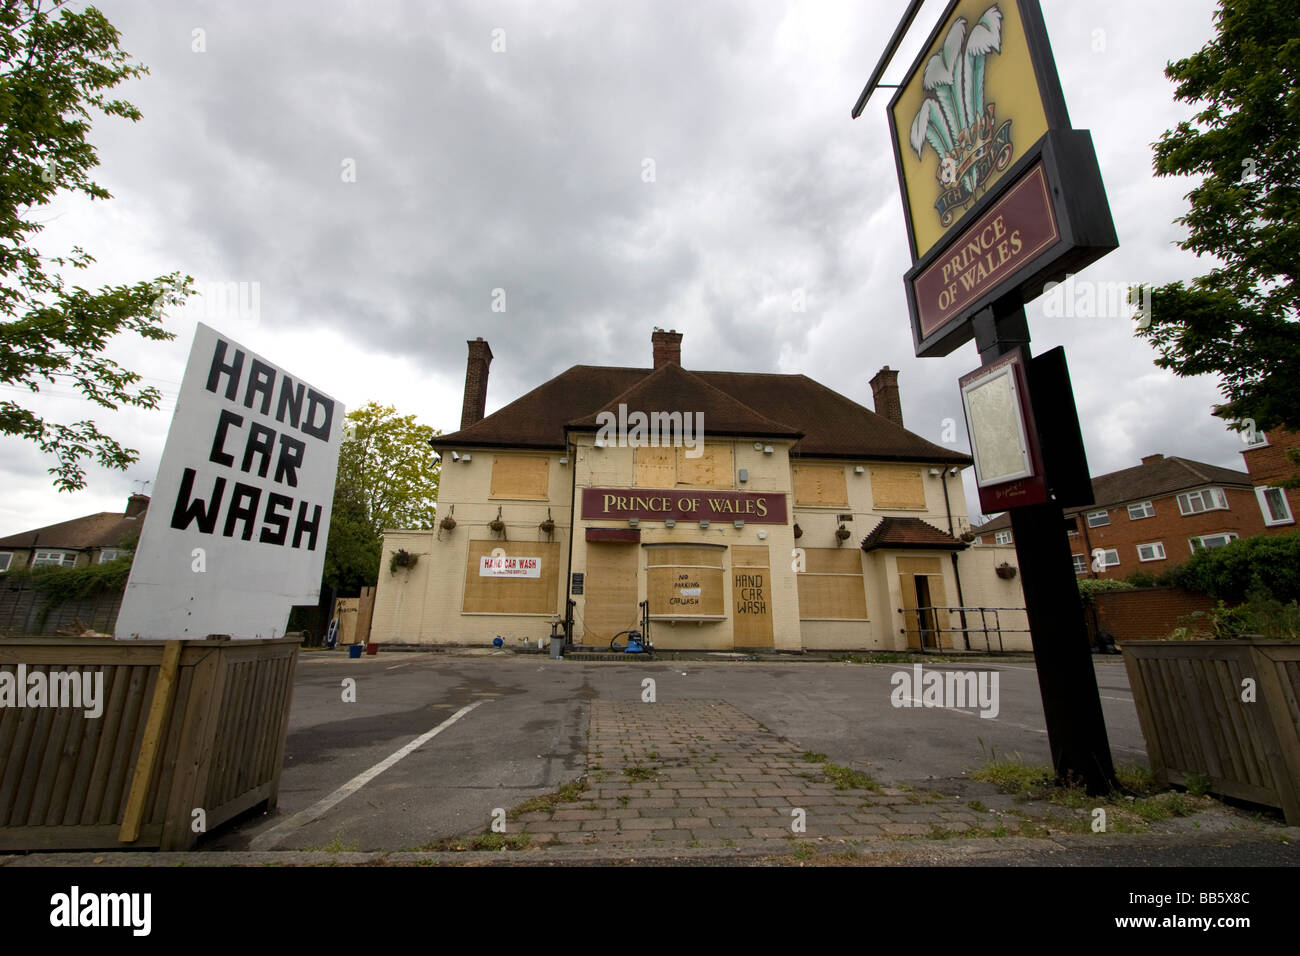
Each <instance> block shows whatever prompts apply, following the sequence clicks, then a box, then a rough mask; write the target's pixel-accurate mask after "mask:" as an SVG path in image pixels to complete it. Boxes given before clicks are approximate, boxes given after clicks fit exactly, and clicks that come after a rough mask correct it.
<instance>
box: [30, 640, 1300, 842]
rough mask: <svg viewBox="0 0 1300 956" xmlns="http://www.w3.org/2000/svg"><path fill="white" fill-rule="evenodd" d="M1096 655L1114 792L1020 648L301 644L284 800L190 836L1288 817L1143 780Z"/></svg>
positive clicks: (907, 837) (1120, 679)
mask: <svg viewBox="0 0 1300 956" xmlns="http://www.w3.org/2000/svg"><path fill="white" fill-rule="evenodd" d="M859 660H860V659H859ZM1096 671H1097V676H1098V682H1099V685H1100V687H1101V693H1102V703H1103V706H1104V708H1105V713H1106V719H1107V727H1108V731H1109V734H1110V741H1111V747H1112V751H1113V752H1114V754H1115V755H1116V762H1117V764H1119V765H1120V766H1121V767H1127V768H1128V769H1127V770H1126V772H1125V774H1124V775H1123V780H1124V782H1125V783H1126V785H1128V786H1130V793H1129V794H1128V795H1125V796H1117V797H1115V798H1112V799H1110V800H1101V799H1098V798H1088V797H1086V796H1084V795H1083V794H1082V792H1081V791H1071V790H1060V789H1059V788H1052V787H1049V786H1048V785H1047V783H1046V781H1044V780H1043V779H1042V775H1041V768H1045V767H1046V766H1048V765H1049V763H1050V759H1049V753H1048V744H1047V737H1046V734H1045V732H1044V729H1043V719H1042V711H1041V703H1040V698H1039V690H1038V685H1037V678H1036V674H1035V672H1034V669H1033V665H1032V662H1030V661H1008V660H1006V659H987V658H984V659H962V660H960V661H942V660H926V661H924V662H915V661H913V660H911V659H902V658H893V659H890V660H887V661H885V662H878V663H860V662H803V661H800V662H791V663H773V662H759V661H736V660H732V661H724V662H710V661H704V660H696V661H682V660H675V661H654V662H650V661H646V662H640V663H636V664H632V663H587V662H579V661H566V660H551V659H549V658H546V657H543V656H540V655H517V654H513V653H509V652H501V653H497V654H492V655H486V656H472V655H455V654H447V653H433V652H429V653H404V654H397V653H392V654H382V653H381V654H378V655H374V656H363V657H362V658H360V659H351V658H347V657H345V656H344V655H343V654H341V653H338V652H334V653H330V652H304V654H303V656H302V663H301V666H300V667H299V668H298V676H297V680H296V685H295V688H294V698H293V708H292V711H291V714H290V727H289V737H288V744H287V747H286V755H285V766H284V771H283V776H282V781H281V791H280V800H279V806H278V808H277V810H276V811H275V812H274V813H271V814H252V815H250V816H246V817H244V818H242V819H240V820H237V821H235V822H234V823H233V824H231V825H229V826H226V827H223V828H221V829H220V830H218V831H217V832H215V833H213V834H211V835H210V836H209V837H208V838H206V839H205V841H204V842H203V843H201V844H200V848H199V850H197V851H195V852H194V853H192V854H188V855H182V856H185V857H186V858H188V859H191V860H193V861H195V862H202V863H205V864H218V865H220V864H223V863H229V864H241V863H244V862H246V861H250V860H253V859H259V860H277V861H280V862H291V863H294V864H302V863H309V862H312V861H315V862H327V863H345V862H352V861H357V862H360V861H362V860H374V859H383V860H384V861H385V862H388V863H391V864H400V863H404V862H416V861H420V860H424V861H428V860H449V861H466V862H468V861H469V860H470V859H473V858H478V859H484V858H485V854H483V853H481V852H476V851H485V850H505V851H509V852H507V853H505V854H495V855H494V856H502V857H508V858H509V859H510V860H512V861H517V862H526V861H529V860H538V859H540V858H542V857H545V858H547V859H551V860H552V861H553V862H562V861H563V862H572V863H579V862H582V861H588V862H589V861H596V860H618V859H622V858H626V857H631V856H641V857H642V858H644V857H645V855H646V854H649V855H650V856H652V857H656V858H658V857H664V858H674V857H675V858H677V859H679V860H690V859H699V860H701V861H707V860H710V859H715V858H718V857H719V855H721V856H722V857H724V858H734V859H748V860H756V859H760V858H772V859H781V860H784V861H787V862H801V861H806V860H811V859H821V858H826V857H827V855H828V854H829V855H830V857H831V858H837V859H838V858H840V857H842V858H843V860H842V861H847V860H850V859H853V858H854V856H855V855H857V854H861V855H862V859H863V861H864V862H865V861H868V860H876V861H880V860H881V859H882V854H885V855H886V856H887V855H888V854H889V853H895V852H897V853H901V854H903V856H901V857H898V859H897V862H905V861H907V860H912V861H914V862H918V861H920V860H922V859H932V858H935V857H936V856H938V857H943V858H946V859H951V860H952V861H953V862H958V861H966V862H990V861H992V860H994V859H998V860H1001V859H1002V858H1003V857H1005V858H1006V859H1017V858H1021V857H1023V856H1024V855H1025V854H1026V853H1027V852H1029V850H1028V848H1030V847H1035V846H1036V847H1038V850H1037V851H1035V852H1036V853H1040V854H1046V855H1047V856H1046V857H1044V858H1045V859H1046V858H1050V859H1053V860H1058V861H1059V860H1061V859H1064V857H1062V856H1061V854H1062V853H1065V854H1066V855H1067V856H1068V853H1069V852H1073V850H1071V848H1075V849H1077V850H1078V852H1082V848H1084V847H1086V846H1101V845H1103V844H1102V843H1100V842H1097V841H1110V842H1109V843H1108V844H1106V845H1110V846H1114V847H1115V848H1116V849H1118V848H1119V847H1120V846H1148V845H1155V844H1151V843H1150V841H1153V840H1154V841H1156V844H1160V845H1164V844H1168V845H1170V846H1180V847H1184V849H1185V851H1186V852H1187V853H1194V852H1195V847H1196V846H1205V847H1207V848H1208V847H1219V846H1222V845H1223V844H1224V842H1225V841H1228V842H1233V841H1236V842H1240V843H1245V844H1252V845H1255V846H1257V847H1258V846H1265V845H1270V847H1271V843H1276V844H1277V845H1278V846H1282V845H1283V843H1282V841H1283V840H1284V839H1287V838H1288V836H1287V835H1288V833H1291V834H1292V838H1293V837H1294V833H1293V832H1292V831H1289V830H1287V829H1286V828H1284V827H1283V825H1282V823H1281V820H1280V817H1278V816H1273V815H1270V814H1268V813H1262V814H1261V813H1258V812H1254V811H1253V810H1251V809H1243V808H1239V807H1230V806H1227V805H1225V804H1223V803H1221V802H1219V801H1216V800H1213V799H1211V798H1210V797H1206V796H1202V795H1196V794H1190V793H1158V792H1156V791H1157V790H1158V788H1155V787H1154V786H1153V784H1152V782H1151V781H1150V780H1149V779H1145V778H1144V777H1143V775H1142V769H1141V768H1142V765H1143V764H1145V762H1146V755H1145V750H1144V744H1143V739H1142V735H1141V732H1140V730H1139V728H1138V723H1137V717H1136V712H1135V710H1134V705H1133V702H1132V695H1131V693H1130V692H1129V688H1128V682H1127V678H1126V675H1125V671H1124V668H1123V665H1122V664H1121V663H1119V662H1118V661H1112V660H1107V659H1098V660H1097V662H1096ZM1036 768H1037V769H1036ZM1008 840H1009V841H1013V842H1012V843H1009V844H1008V843H1005V841H1008ZM1088 841H1093V843H1091V844H1090V843H1089V842H1088ZM1133 841H1138V842H1137V843H1134V842H1133ZM1142 841H1147V843H1143V842H1142ZM1162 841H1163V842H1162ZM1207 841H1208V842H1207ZM1261 841H1264V842H1261ZM912 844H924V845H925V846H926V847H928V849H917V848H916V847H913V846H912ZM1207 852H1208V851H1207ZM250 854H251V856H250ZM354 854H359V856H354ZM998 854H1002V856H998ZM81 856H82V854H74V855H61V856H57V857H56V856H54V855H48V854H47V855H38V856H37V857H31V858H27V862H37V861H38V860H39V859H41V858H44V859H47V860H49V859H59V860H63V861H66V862H68V863H72V862H74V860H77V859H80V857H81ZM115 856H117V855H115V854H94V855H93V856H92V859H98V860H100V861H103V862H106V861H107V860H109V859H112V858H114V857H115ZM123 856H127V857H130V858H131V859H132V861H133V862H134V863H135V864H136V865H138V864H140V863H142V862H145V863H149V864H154V863H156V864H162V865H166V864H167V863H168V862H169V861H171V860H172V859H173V857H174V856H175V855H174V854H157V855H149V856H148V857H147V858H142V857H143V856H144V855H141V854H127V855H123ZM891 859H892V857H891ZM18 861H19V858H14V857H11V858H7V859H6V861H5V862H6V863H10V864H12V863H14V862H18ZM1260 862H1263V859H1262V858H1261V860H1260Z"/></svg>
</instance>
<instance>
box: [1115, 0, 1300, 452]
mask: <svg viewBox="0 0 1300 956" xmlns="http://www.w3.org/2000/svg"><path fill="white" fill-rule="evenodd" d="M1296 14H1297V8H1296V4H1295V0H1222V3H1221V6H1220V8H1219V10H1218V11H1217V12H1216V14H1215V23H1216V27H1217V32H1218V35H1217V36H1216V37H1215V39H1213V40H1211V41H1210V42H1209V43H1208V44H1206V46H1205V47H1204V48H1202V49H1201V50H1200V51H1198V52H1197V53H1195V54H1193V55H1192V56H1190V57H1188V58H1186V59H1183V60H1179V61H1177V62H1175V63H1170V64H1169V65H1168V66H1167V68H1166V69H1165V75H1166V76H1168V77H1169V78H1170V79H1171V80H1173V81H1175V82H1176V83H1177V91H1176V93H1175V99H1177V100H1180V101H1184V102H1188V103H1197V104H1199V105H1200V106H1201V111H1200V112H1199V113H1197V114H1196V116H1195V118H1194V122H1186V121H1185V122H1182V123H1179V124H1178V126H1177V127H1176V128H1174V129H1172V130H1168V131H1166V132H1165V133H1164V135H1163V136H1161V138H1160V140H1159V142H1157V143H1155V144H1154V150H1155V160H1154V167H1155V171H1156V174H1157V175H1159V176H1174V175H1179V176H1200V177H1202V178H1201V180H1200V182H1199V184H1198V185H1197V186H1195V187H1194V188H1193V189H1192V191H1191V192H1189V193H1188V194H1187V196H1186V198H1187V199H1188V201H1189V202H1190V204H1191V209H1190V211H1189V212H1188V213H1187V215H1185V216H1182V217H1181V218H1179V219H1178V220H1176V221H1177V222H1178V223H1180V224H1182V225H1185V226H1186V227H1187V229H1188V235H1187V238H1186V239H1184V240H1183V241H1182V242H1180V243H1179V245H1180V246H1181V247H1182V248H1183V249H1187V250H1190V251H1193V252H1195V253H1196V254H1197V255H1198V256H1212V257H1214V259H1215V260H1217V263H1216V264H1215V265H1214V266H1213V268H1211V269H1210V271H1209V272H1207V273H1206V274H1205V275H1203V276H1201V277H1199V278H1197V279H1194V280H1193V281H1192V282H1191V283H1190V284H1187V285H1185V284H1184V283H1182V282H1174V283H1170V284H1168V285H1165V286H1163V287H1161V288H1158V289H1156V290H1154V293H1153V294H1152V296H1151V298H1150V304H1151V309H1150V314H1149V315H1148V316H1146V317H1145V318H1144V320H1143V325H1144V326H1145V327H1143V328H1139V330H1138V334H1139V335H1140V336H1142V337H1144V338H1146V339H1148V340H1149V341H1150V342H1151V343H1152V345H1154V346H1155V347H1156V349H1157V350H1158V351H1159V353H1160V357H1159V358H1157V359H1156V364H1157V365H1158V366H1160V367H1162V368H1167V369H1171V370H1172V371H1174V372H1175V373H1176V374H1177V375H1180V376H1191V375H1201V374H1206V373H1210V372H1213V373H1217V374H1218V375H1219V376H1220V379H1221V386H1220V387H1221V390H1222V392H1223V394H1224V396H1225V397H1226V399H1227V401H1226V402H1225V403H1224V404H1223V405H1221V406H1219V407H1218V408H1217V409H1216V410H1215V412H1214V414H1216V415H1218V416H1220V417H1222V418H1225V419H1227V420H1228V421H1230V422H1232V423H1233V424H1232V427H1233V428H1234V429H1236V430H1239V431H1244V430H1247V429H1249V428H1251V426H1252V423H1253V428H1254V429H1255V430H1259V431H1267V430H1268V429H1270V428H1275V427H1278V426H1283V427H1287V428H1291V429H1296V430H1300V380H1298V379H1297V374H1296V373H1297V370H1298V369H1300V321H1298V318H1300V313H1298V311H1297V307H1298V305H1300V290H1298V289H1297V287H1296V284H1295V279H1296V270H1297V267H1298V266H1300V189H1298V188H1297V183H1300V18H1298V17H1297V15H1296Z"/></svg>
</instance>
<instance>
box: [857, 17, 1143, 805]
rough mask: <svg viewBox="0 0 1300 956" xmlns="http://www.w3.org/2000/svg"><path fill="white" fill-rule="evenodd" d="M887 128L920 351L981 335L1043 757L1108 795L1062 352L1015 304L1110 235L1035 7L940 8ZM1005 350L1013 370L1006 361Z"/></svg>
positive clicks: (1086, 150) (1081, 477)
mask: <svg viewBox="0 0 1300 956" xmlns="http://www.w3.org/2000/svg"><path fill="white" fill-rule="evenodd" d="M917 7H919V3H917V2H913V3H912V4H911V5H910V6H909V7H908V10H907V13H906V15H905V17H904V21H905V22H904V23H903V24H901V25H900V27H899V29H898V30H896V31H895V34H894V37H893V39H891V41H890V46H889V49H888V50H887V52H886V54H885V57H884V59H883V60H882V62H881V63H880V64H879V65H878V66H877V67H876V69H875V71H874V72H873V74H872V80H871V82H870V83H869V84H868V87H867V89H866V90H864V91H863V94H862V96H861V97H860V98H859V100H858V103H857V105H856V106H855V107H854V111H853V115H854V116H855V117H856V116H857V115H858V114H859V113H860V112H861V109H862V107H863V106H864V105H865V103H866V100H867V98H868V97H869V96H870V94H871V92H872V91H873V89H874V88H875V87H876V86H877V85H879V79H880V77H881V76H882V75H883V73H884V68H885V66H886V65H887V61H888V59H889V58H890V57H892V55H893V52H894V50H895V49H896V48H897V46H898V45H899V42H900V40H901V34H902V33H904V32H906V29H907V25H908V24H910V22H911V19H912V17H914V16H915V14H916V10H917ZM889 122H890V133H891V139H892V141H893V146H894V151H895V160H896V163H897V166H898V175H899V183H900V186H901V189H902V194H903V206H904V219H905V222H906V225H907V235H908V243H909V248H910V251H911V253H912V267H911V268H910V269H909V270H908V271H907V274H906V275H905V277H904V284H905V288H906V292H907V301H908V311H909V313H910V314H911V319H912V328H913V339H914V344H915V346H916V354H917V355H918V356H919V357H928V356H942V355H947V354H949V353H950V352H952V351H953V350H954V349H956V348H958V347H960V346H961V345H962V344H964V343H965V342H968V341H970V340H971V339H972V338H973V339H974V340H975V343H976V347H977V348H978V350H979V355H980V362H981V371H980V372H979V374H977V373H971V374H970V375H968V376H965V377H964V378H963V386H964V391H963V395H964V396H965V395H966V394H967V392H974V391H977V390H979V389H982V388H984V387H985V386H986V384H987V391H986V392H985V396H984V398H983V399H982V400H981V402H980V403H979V411H978V413H977V412H976V411H975V407H976V406H975V405H973V404H972V405H966V399H965V398H964V399H963V403H964V406H965V407H966V408H967V424H968V426H970V427H969V429H968V431H969V433H970V436H971V450H972V451H973V452H974V453H975V467H976V474H977V477H978V478H979V484H980V497H981V504H982V505H983V504H985V503H997V504H999V505H1000V507H992V508H982V510H984V511H986V512H987V511H990V510H996V511H1001V510H1007V511H1009V512H1010V514H1011V528H1012V532H1013V534H1014V536H1015V545H1016V556H1017V558H1018V559H1019V564H1020V575H1021V583H1022V587H1023V590H1024V596H1025V610H1026V615H1027V617H1028V619H1029V629H1030V634H1031V639H1032V642H1033V648H1034V658H1035V664H1036V666H1037V670H1038V683H1039V689H1040V691H1041V693H1042V698H1043V715H1044V718H1045V721H1046V724H1047V734H1048V741H1049V745H1050V747H1051V751H1052V764H1053V767H1054V768H1055V771H1056V775H1057V778H1058V779H1060V780H1062V781H1076V782H1079V783H1082V784H1083V785H1084V786H1085V787H1086V788H1087V790H1088V792H1089V793H1090V794H1100V793H1105V792H1108V791H1110V790H1112V789H1114V788H1115V787H1116V786H1117V783H1116V780H1115V771H1114V767H1113V764H1112V761H1111V754H1110V744H1109V741H1108V739H1107V735H1106V724H1105V720H1104V718H1103V715H1102V710H1101V698H1100V694H1099V692H1098V689H1097V676H1096V672H1095V671H1094V670H1093V665H1092V655H1091V649H1090V647H1089V643H1088V636H1087V629H1086V626H1085V623H1084V617H1083V607H1082V602H1081V601H1080V598H1079V589H1078V584H1077V579H1076V575H1075V572H1074V566H1073V561H1072V558H1071V555H1070V546H1069V542H1068V538H1067V537H1066V536H1065V535H1064V534H1063V533H1062V530H1063V528H1064V524H1065V514H1064V508H1065V507H1067V506H1077V505H1080V504H1089V503H1091V502H1092V500H1093V499H1092V487H1091V479H1090V478H1089V476H1088V468H1087V461H1086V458H1085V456H1084V454H1083V445H1082V439H1081V438H1080V437H1079V421H1078V413H1077V411H1076V409H1075V406H1074V398H1073V394H1072V392H1071V390H1070V387H1069V376H1068V372H1067V371H1066V369H1065V362H1064V356H1063V353H1061V352H1060V350H1053V352H1049V353H1046V354H1045V355H1041V356H1038V357H1036V358H1035V357H1033V356H1032V354H1031V352H1030V350H1029V325H1028V322H1027V320H1026V318H1025V310H1024V303H1025V302H1027V301H1029V300H1031V299H1033V298H1035V297H1036V296H1037V295H1039V294H1040V293H1041V292H1042V291H1043V287H1044V286H1045V285H1046V284H1047V283H1048V282H1056V281H1060V280H1061V279H1063V278H1064V277H1065V275H1066V273H1067V272H1073V271H1076V270H1079V269H1082V268H1084V267H1085V266H1087V265H1089V264H1090V263H1092V262H1095V261H1096V260H1097V259H1099V258H1101V257H1102V256H1104V255H1106V254H1107V253H1109V252H1110V251H1112V250H1114V249H1115V248H1117V247H1118V245H1119V242H1118V239H1117V238H1116V235H1115V228H1114V223H1113V221H1112V220H1111V217H1110V209H1109V205H1108V203H1107V199H1106V192H1105V188H1104V186H1103V184H1102V180H1101V173H1100V170H1099V168H1098V166H1097V161H1096V155H1095V153H1094V151H1093V148H1092V141H1091V137H1090V136H1089V135H1088V133H1087V132H1086V131H1083V130H1074V129H1072V128H1071V127H1070V122H1069V116H1068V113H1067V112H1066V108H1065V100H1064V97H1063V96H1062V94H1061V89H1060V82H1059V79H1058V77H1057V74H1056V64H1055V62H1054V60H1053V58H1052V53H1051V46H1050V44H1049V43H1048V39H1047V30H1046V27H1045V26H1044V24H1043V18H1042V12H1041V10H1039V8H1038V3H1037V0H951V2H949V4H948V5H947V7H946V8H945V10H944V14H943V16H942V17H940V19H939V22H938V24H937V25H936V26H935V28H934V31H933V32H932V33H931V35H930V37H929V39H928V40H927V41H926V43H925V45H924V46H923V47H922V49H921V52H920V54H919V55H918V56H917V58H916V60H915V62H914V63H913V64H912V67H911V69H910V71H909V73H908V75H907V78H906V79H904V80H903V81H902V82H901V83H900V84H899V86H898V88H897V92H896V93H895V94H894V96H893V99H892V100H891V102H890V106H889ZM1012 353H1016V358H1017V359H1018V361H1011V362H1010V364H1011V365H1014V366H1015V369H1014V370H1013V371H1014V374H1010V373H1009V372H1007V371H1006V370H1005V369H1004V368H1003V367H1004V366H1008V360H1006V358H1005V357H1006V356H1008V355H1010V354H1012ZM999 360H1002V361H999ZM991 366H997V367H995V368H991ZM985 369H987V372H985V371H983V370H985ZM977 414H978V415H981V416H986V418H985V419H983V420H978V421H977V420H976V416H977ZM1017 441H1018V442H1020V444H1014V443H1013V442H1017ZM982 443H986V444H982ZM985 453H987V454H985ZM982 461H984V462H986V463H987V464H988V465H989V466H990V470H992V474H991V475H990V474H989V473H986V470H985V469H984V468H982V465H981V462H982Z"/></svg>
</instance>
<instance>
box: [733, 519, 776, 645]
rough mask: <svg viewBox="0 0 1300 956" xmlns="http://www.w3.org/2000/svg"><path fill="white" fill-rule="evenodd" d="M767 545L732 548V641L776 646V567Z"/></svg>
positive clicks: (734, 643) (736, 643)
mask: <svg viewBox="0 0 1300 956" xmlns="http://www.w3.org/2000/svg"><path fill="white" fill-rule="evenodd" d="M770 563H771V562H770V561H769V560H768V557H767V546H766V545H758V546H750V545H739V544H738V545H735V546H734V547H732V549H731V603H732V609H733V611H734V612H735V613H734V615H733V617H732V635H733V637H732V644H733V646H735V647H772V646H773V639H772V570H771V568H770V567H769V564H770Z"/></svg>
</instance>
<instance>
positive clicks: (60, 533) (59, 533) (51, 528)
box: [0, 511, 144, 551]
mask: <svg viewBox="0 0 1300 956" xmlns="http://www.w3.org/2000/svg"><path fill="white" fill-rule="evenodd" d="M143 518H144V515H143V514H141V515H140V516H139V517H136V518H128V517H127V516H126V515H124V514H122V513H121V512H119V511H101V512H99V514H93V515H86V516H85V517H83V518H73V519H72V520H71V521H60V522H59V523H58V524H52V525H46V526H45V527H44V528H36V529H34V530H32V531H22V532H20V533H18V534H11V535H9V536H8V537H5V538H0V548H66V549H68V550H70V551H84V550H86V549H88V548H116V547H118V545H119V544H120V543H121V541H122V538H123V536H124V535H126V534H127V533H128V532H132V533H135V532H138V530H139V528H140V521H141V519H143Z"/></svg>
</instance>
